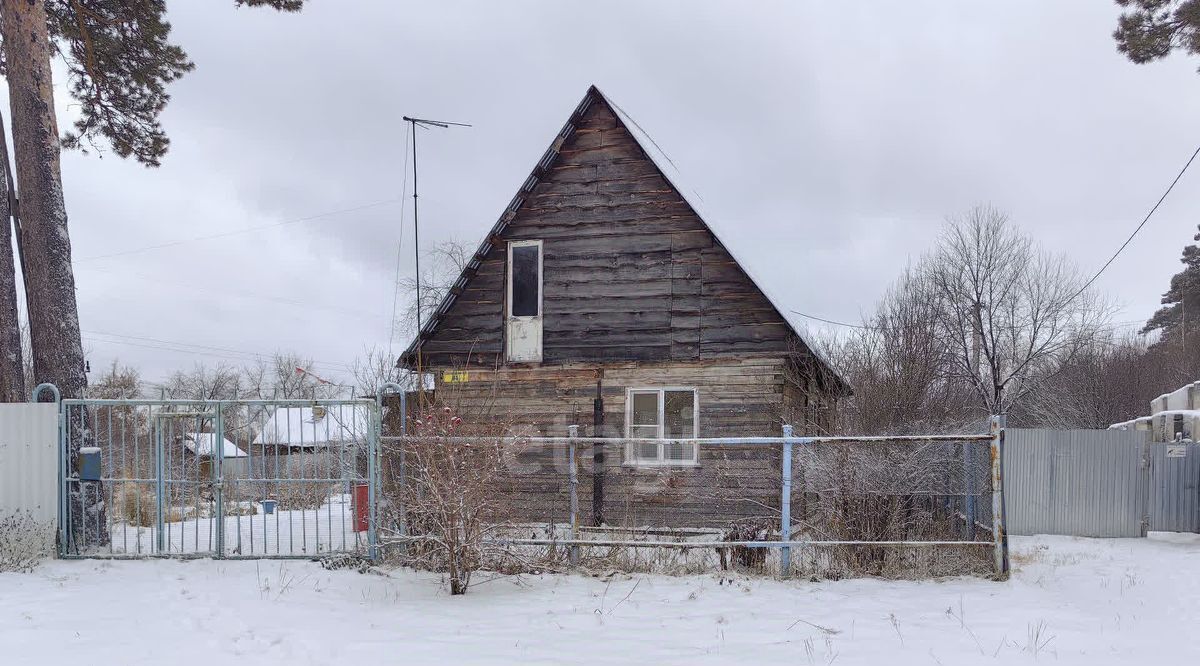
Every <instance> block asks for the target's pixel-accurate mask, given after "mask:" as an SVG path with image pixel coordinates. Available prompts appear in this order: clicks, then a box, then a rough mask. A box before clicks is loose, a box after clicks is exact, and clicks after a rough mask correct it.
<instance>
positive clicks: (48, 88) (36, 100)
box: [0, 0, 303, 546]
mask: <svg viewBox="0 0 1200 666" xmlns="http://www.w3.org/2000/svg"><path fill="white" fill-rule="evenodd" d="M234 2H235V4H236V5H237V6H250V7H255V6H267V7H273V8H275V9H279V10H281V11H298V10H300V9H301V7H302V5H303V0H234ZM170 32H171V25H170V23H168V22H167V21H166V1H165V0H0V38H2V39H3V45H2V48H0V53H2V54H3V70H2V71H3V74H4V77H5V78H6V79H7V81H8V91H9V92H8V97H9V108H10V110H11V112H12V132H13V157H14V162H15V165H16V166H15V172H16V181H17V182H16V187H17V194H18V197H17V203H18V211H16V212H17V213H18V218H19V220H20V222H21V224H20V238H19V243H20V250H21V252H20V255H21V258H22V262H21V263H22V271H23V275H24V283H25V299H26V305H27V311H28V313H29V331H30V339H31V341H32V348H33V371H34V381H35V382H39V383H40V382H53V383H54V384H56V385H57V386H58V388H59V390H60V391H61V392H62V396H63V397H66V398H78V397H82V395H83V391H84V388H85V387H86V386H87V376H86V374H85V371H84V357H83V341H82V339H81V337H80V330H79V309H78V304H77V303H76V300H75V275H74V272H73V271H72V267H71V240H70V235H69V233H68V228H67V208H66V202H65V201H64V198H63V188H62V168H61V164H60V162H59V158H60V153H61V150H62V148H63V147H64V146H65V147H67V148H80V149H82V148H84V147H85V146H87V147H98V146H100V145H103V144H107V145H108V146H110V147H111V148H112V150H113V152H115V153H116V154H117V155H118V156H120V157H132V158H134V159H136V160H138V161H139V162H141V163H142V164H145V165H147V166H158V165H159V163H160V160H161V159H162V157H163V155H165V154H166V152H167V147H168V145H169V141H168V140H167V136H166V133H165V132H164V131H163V128H162V126H161V125H160V124H159V121H158V118H159V115H160V114H161V113H162V111H163V109H165V108H166V105H167V102H168V100H169V99H170V96H169V95H168V94H167V92H166V86H167V84H168V83H170V82H171V81H174V80H176V79H178V78H179V77H180V76H183V75H184V74H185V73H186V72H188V71H190V70H191V69H192V67H193V65H192V63H191V61H190V60H188V58H187V54H186V53H184V51H183V49H181V48H180V47H178V46H176V45H174V44H171V43H170V42H169V41H168V38H169V36H170ZM54 55H59V56H61V57H62V59H63V60H65V62H66V65H67V74H68V82H67V91H68V92H69V94H70V95H71V97H72V98H73V101H74V102H76V103H77V104H78V106H79V108H80V118H79V120H78V121H77V122H76V123H75V127H74V129H73V131H71V132H69V133H67V134H66V136H64V137H62V138H60V137H59V131H58V119H57V117H56V116H55V113H54V85H53V78H52V70H51V67H50V59H51V57H52V56H54ZM5 189H7V188H5ZM3 219H4V223H5V224H8V216H7V215H5V216H4V217H3ZM2 246H3V238H2V237H0V252H3V247H2ZM10 256H11V255H10ZM12 273H13V270H12V269H11V268H9V267H8V266H6V265H5V264H3V263H2V262H0V317H6V316H7V314H8V313H7V312H5V310H6V309H7V304H6V297H5V293H6V285H7V284H8V283H9V281H10V280H12V279H13V277H12ZM2 323H3V322H0V324H2ZM10 329H11V327H4V326H0V335H4V334H5V332H7V331H9V330H10ZM0 344H3V345H5V347H4V349H9V348H10V347H9V343H8V342H7V341H6V340H0ZM18 348H19V346H18ZM6 376H7V373H6ZM84 413H85V416H84V418H85V420H86V419H89V418H90V417H87V416H86V410H85V412H84ZM78 431H79V434H78V436H75V435H73V436H71V437H70V438H69V440H68V442H67V447H68V449H67V460H69V461H70V465H71V466H72V468H71V469H69V470H68V472H74V471H75V469H74V466H75V464H76V459H77V455H76V454H77V453H78V451H79V449H80V447H82V446H84V445H85V444H86V442H85V441H84V440H85V439H87V438H88V437H94V431H93V430H92V429H91V428H89V427H87V424H86V423H85V424H84V425H83V427H81V428H79V429H78ZM103 497H104V489H103V487H102V485H101V484H100V483H99V482H80V483H78V484H76V485H75V486H73V487H72V490H71V492H70V494H69V496H68V499H67V502H68V507H69V508H68V510H69V511H70V515H71V520H72V525H74V526H75V528H76V532H78V529H79V526H80V525H82V524H83V516H84V515H88V516H89V520H91V516H93V515H94V516H95V518H96V520H95V523H96V524H100V525H103V524H105V518H104V511H105V505H104V502H103ZM79 536H80V535H79V534H73V535H72V537H73V538H79ZM83 537H84V539H85V540H86V541H88V543H86V544H77V545H83V546H95V545H102V544H104V543H106V542H107V540H108V535H107V533H101V534H95V535H92V534H89V533H87V532H86V531H85V532H84V534H83Z"/></svg>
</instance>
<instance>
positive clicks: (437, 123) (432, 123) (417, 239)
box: [404, 116, 470, 390]
mask: <svg viewBox="0 0 1200 666" xmlns="http://www.w3.org/2000/svg"><path fill="white" fill-rule="evenodd" d="M404 122H406V123H409V124H411V125H412V161H413V264H414V268H415V270H416V273H417V378H418V381H420V382H421V386H420V387H419V390H422V389H424V387H425V382H424V380H423V379H421V328H422V327H421V236H420V226H419V225H418V223H417V128H418V127H420V128H422V129H429V128H430V127H440V128H442V129H446V128H449V127H450V126H454V127H470V125H468V124H466V123H452V122H450V121H448V120H429V119H428V118H411V117H409V116H404Z"/></svg>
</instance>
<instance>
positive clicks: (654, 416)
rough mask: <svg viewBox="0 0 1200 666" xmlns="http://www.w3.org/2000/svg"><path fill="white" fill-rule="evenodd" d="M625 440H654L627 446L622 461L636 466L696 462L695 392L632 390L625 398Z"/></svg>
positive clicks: (697, 423)
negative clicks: (693, 440) (627, 438)
mask: <svg viewBox="0 0 1200 666" xmlns="http://www.w3.org/2000/svg"><path fill="white" fill-rule="evenodd" d="M625 398H626V399H625V436H626V437H630V438H633V439H653V440H657V441H654V442H637V443H630V444H628V445H627V446H626V447H625V461H626V462H627V463H632V464H636V465H679V464H692V463H695V462H696V455H697V451H696V443H695V442H689V441H683V440H689V439H695V438H696V437H697V436H698V435H697V433H698V432H699V420H700V418H699V416H700V404H699V400H698V395H697V393H696V389H694V388H684V387H669V388H631V389H628V391H627V394H626V396H625Z"/></svg>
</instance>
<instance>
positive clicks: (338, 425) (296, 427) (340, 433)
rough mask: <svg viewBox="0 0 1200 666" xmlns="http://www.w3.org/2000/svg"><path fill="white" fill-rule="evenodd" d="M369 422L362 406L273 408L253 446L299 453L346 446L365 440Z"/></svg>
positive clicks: (367, 413)
mask: <svg viewBox="0 0 1200 666" xmlns="http://www.w3.org/2000/svg"><path fill="white" fill-rule="evenodd" d="M370 422H371V420H370V414H369V412H368V411H367V408H366V407H365V406H363V405H344V406H336V405H334V406H328V407H277V408H276V409H275V411H274V412H272V413H271V418H270V419H268V420H267V422H266V423H265V424H264V425H263V428H262V430H261V431H259V433H258V436H256V437H255V438H254V443H255V444H260V445H266V446H271V445H279V446H289V447H292V448H301V449H324V448H330V447H340V446H348V445H349V444H351V443H352V442H357V441H361V440H362V439H364V438H365V437H366V436H367V432H368V427H369V425H370Z"/></svg>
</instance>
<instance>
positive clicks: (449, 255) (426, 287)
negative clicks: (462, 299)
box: [393, 239, 471, 339]
mask: <svg viewBox="0 0 1200 666" xmlns="http://www.w3.org/2000/svg"><path fill="white" fill-rule="evenodd" d="M470 259H471V252H470V251H469V250H468V249H467V247H466V245H464V244H463V243H461V242H459V241H457V240H454V239H450V240H447V241H445V242H442V243H438V244H437V245H435V246H434V248H433V250H432V251H431V252H430V256H429V260H428V261H426V262H424V263H425V264H426V269H425V270H424V271H423V272H422V273H421V304H420V305H421V323H422V324H423V323H425V322H427V321H429V317H431V316H432V315H433V312H434V311H435V310H437V307H438V306H439V305H441V303H442V299H444V298H445V297H446V293H447V292H449V291H450V288H451V287H453V286H454V281H455V280H457V279H458V276H459V275H460V274H461V273H462V271H463V269H464V268H465V267H466V265H467V262H468V261H470ZM399 287H400V289H401V290H402V291H404V292H405V293H406V294H410V296H409V297H408V298H407V299H405V300H406V302H407V303H408V305H407V306H406V307H405V309H404V310H403V311H402V313H400V316H399V318H398V320H397V321H396V322H395V326H396V330H395V331H393V334H394V335H395V336H396V337H397V338H400V339H407V338H409V337H411V336H413V335H415V334H416V331H417V300H416V293H417V280H416V278H415V277H406V278H401V279H400V283H399Z"/></svg>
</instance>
